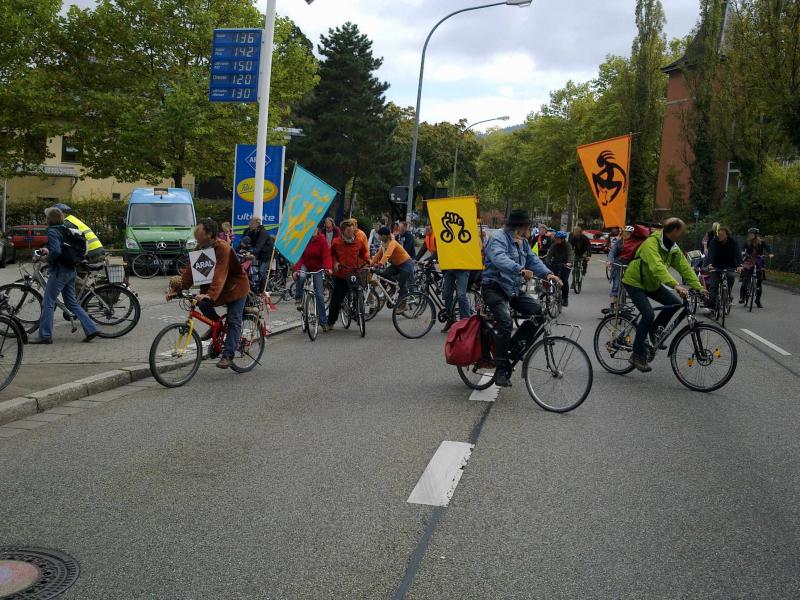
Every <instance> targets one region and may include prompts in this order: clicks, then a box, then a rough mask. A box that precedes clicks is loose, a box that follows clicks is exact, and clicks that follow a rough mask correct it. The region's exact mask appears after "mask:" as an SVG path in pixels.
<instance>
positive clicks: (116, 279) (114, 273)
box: [106, 265, 125, 283]
mask: <svg viewBox="0 0 800 600" xmlns="http://www.w3.org/2000/svg"><path fill="white" fill-rule="evenodd" d="M106 277H107V278H108V282H109V283H125V267H123V266H122V265H106Z"/></svg>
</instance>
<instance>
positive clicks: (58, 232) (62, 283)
mask: <svg viewBox="0 0 800 600" xmlns="http://www.w3.org/2000/svg"><path fill="white" fill-rule="evenodd" d="M44 216H45V222H46V223H47V247H46V248H43V249H42V254H44V255H45V256H47V268H48V271H49V273H48V277H47V285H46V286H45V288H44V298H43V299H42V314H41V317H39V337H38V338H36V339H32V340H30V341H29V342H28V343H29V344H52V343H53V318H54V313H55V310H56V301H57V300H58V295H59V294H61V297H62V298H63V300H64V305H65V306H66V307H67V310H69V311H70V312H71V313H72V314H73V315H75V316H76V317H78V320H79V321H80V323H81V326H82V327H83V332H84V334H85V337H84V338H83V341H84V342H91V341H92V340H93V339H94V338H95V337H97V333H98V331H97V326H96V325H95V324H94V322H93V321H92V320H91V319H90V318H89V315H87V314H86V311H84V310H83V309H82V308H81V306H80V304H78V300H77V298H76V297H75V278H76V272H75V263H74V262H73V261H72V260H71V259H70V254H69V253H68V252H67V249H66V248H65V236H66V235H67V228H66V227H65V226H64V213H63V212H61V211H60V210H59V209H57V208H56V207H54V206H51V207H50V208H47V209H45V211H44ZM84 253H85V252H84Z"/></svg>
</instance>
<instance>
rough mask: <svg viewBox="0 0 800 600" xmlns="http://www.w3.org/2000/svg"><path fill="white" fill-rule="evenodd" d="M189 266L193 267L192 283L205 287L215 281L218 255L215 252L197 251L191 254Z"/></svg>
mask: <svg viewBox="0 0 800 600" xmlns="http://www.w3.org/2000/svg"><path fill="white" fill-rule="evenodd" d="M189 264H190V265H192V283H194V285H205V284H207V283H211V281H212V280H213V279H214V269H216V267H217V255H216V254H215V253H214V251H213V250H195V251H194V252H190V253H189Z"/></svg>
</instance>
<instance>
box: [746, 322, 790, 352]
mask: <svg viewBox="0 0 800 600" xmlns="http://www.w3.org/2000/svg"><path fill="white" fill-rule="evenodd" d="M740 330H741V331H742V332H744V333H746V334H747V335H749V336H750V337H751V338H753V339H754V340H758V341H759V342H761V343H762V344H764V345H765V346H766V347H767V348H771V349H772V350H775V352H777V353H778V354H780V355H781V356H791V355H792V354H791V352H787V351H786V350H784V349H783V348H781V347H780V346H777V345H775V344H773V343H772V342H770V341H769V340H767V339H765V338H763V337H761V336H760V335H758V334H756V333H753V332H752V331H750V330H749V329H744V328H743V327H742V328H740Z"/></svg>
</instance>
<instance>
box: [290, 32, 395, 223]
mask: <svg viewBox="0 0 800 600" xmlns="http://www.w3.org/2000/svg"><path fill="white" fill-rule="evenodd" d="M318 50H319V53H320V54H321V55H322V62H321V63H320V67H319V77H320V80H319V85H318V86H317V87H316V89H315V90H314V91H313V93H311V94H310V95H309V96H308V97H307V98H306V99H305V100H304V102H303V103H302V104H301V107H300V110H299V116H300V124H301V125H302V127H303V130H304V132H305V137H303V138H301V139H300V140H298V141H297V143H296V144H293V145H292V146H291V147H290V148H289V150H290V152H291V153H292V154H293V155H294V156H295V157H296V158H297V159H298V160H299V161H300V162H302V163H303V165H304V166H306V167H308V168H309V169H311V170H312V171H314V172H315V173H316V174H317V175H319V176H320V177H322V178H323V179H325V180H326V181H328V182H329V183H330V184H331V185H333V186H334V187H336V188H338V190H339V191H340V193H341V194H344V193H345V192H346V191H347V188H348V186H349V188H350V202H352V199H353V197H354V194H355V192H356V190H357V189H358V186H359V185H360V181H361V179H362V178H365V177H369V176H370V175H371V173H372V172H373V170H374V169H375V167H376V165H382V164H387V163H393V162H394V161H396V156H395V150H394V149H393V148H392V147H391V146H392V145H391V144H388V143H387V140H390V139H391V137H392V134H393V132H394V130H395V128H396V126H397V120H396V116H397V115H396V113H395V112H393V111H389V110H387V103H386V99H385V97H384V94H385V92H386V90H387V89H388V88H389V84H388V83H385V82H382V81H380V80H379V79H378V78H377V77H375V75H374V72H375V71H376V70H377V69H378V68H380V66H381V64H382V63H383V59H381V58H376V57H375V56H373V54H372V42H371V41H370V40H369V38H368V37H367V36H366V35H364V34H362V33H361V32H360V31H359V29H358V27H357V26H356V25H354V24H353V23H349V22H348V23H345V24H344V25H342V26H341V27H337V28H335V29H329V30H328V35H327V36H325V35H323V36H321V44H320V45H319V47H318ZM387 191H388V190H387ZM342 200H343V199H342ZM344 208H345V203H344V201H341V202H339V204H338V216H339V217H341V216H342V215H343V213H344Z"/></svg>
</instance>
